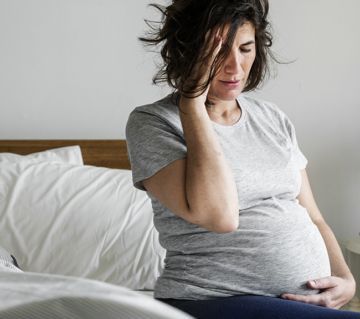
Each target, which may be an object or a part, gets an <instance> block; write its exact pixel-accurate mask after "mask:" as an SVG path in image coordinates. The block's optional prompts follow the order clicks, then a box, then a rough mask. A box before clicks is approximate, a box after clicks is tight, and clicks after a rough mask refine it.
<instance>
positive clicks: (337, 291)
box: [281, 275, 356, 309]
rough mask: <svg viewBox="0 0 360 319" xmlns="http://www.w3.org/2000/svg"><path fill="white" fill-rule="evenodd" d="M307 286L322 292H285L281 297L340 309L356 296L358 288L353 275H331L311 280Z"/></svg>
mask: <svg viewBox="0 0 360 319" xmlns="http://www.w3.org/2000/svg"><path fill="white" fill-rule="evenodd" d="M307 286H308V287H309V288H311V289H317V290H320V293H317V294H313V295H295V294H287V293H285V294H282V295H281V298H283V299H287V300H293V301H300V302H305V303H309V304H313V305H318V306H324V307H328V308H335V309H339V308H341V307H342V306H343V305H345V304H347V303H348V302H349V301H350V300H351V299H352V298H353V297H354V295H355V289H356V284H355V280H354V277H352V276H351V275H350V276H348V277H344V278H342V277H336V276H329V277H325V278H320V279H315V280H310V281H308V282H307Z"/></svg>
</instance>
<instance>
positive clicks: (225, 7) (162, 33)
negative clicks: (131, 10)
mask: <svg viewBox="0 0 360 319" xmlns="http://www.w3.org/2000/svg"><path fill="white" fill-rule="evenodd" d="M153 6H154V7H156V8H158V9H159V10H160V11H161V12H162V14H163V19H162V22H161V24H160V28H159V29H156V28H154V27H153V28H152V29H153V32H152V34H151V36H149V37H148V38H140V40H142V41H144V42H145V43H148V44H153V45H158V44H160V45H161V56H162V58H163V65H162V67H161V69H160V70H159V72H158V73H157V75H156V76H155V77H154V82H155V83H157V82H163V81H167V82H168V84H169V85H170V86H172V87H174V88H175V89H176V90H179V91H180V93H182V94H184V95H186V96H196V95H199V94H201V93H202V92H204V90H205V89H206V87H208V85H209V84H210V83H211V82H212V80H213V79H214V77H215V76H217V75H218V74H221V73H222V72H223V70H222V68H223V67H224V63H225V62H226V61H229V60H231V52H232V50H233V46H234V41H235V42H236V41H238V40H239V32H238V31H239V28H240V29H242V30H244V29H249V27H250V29H251V28H252V29H253V31H254V32H253V33H254V41H255V43H253V49H254V50H255V52H254V53H255V54H254V59H253V61H252V63H251V69H250V70H249V72H248V74H247V78H246V79H245V80H246V83H244V85H243V86H242V91H250V90H253V89H255V88H256V87H257V86H258V85H259V84H260V83H261V82H262V81H263V80H264V78H265V75H266V73H267V72H268V56H269V55H268V53H270V51H269V48H270V46H271V44H272V37H271V34H270V33H269V31H268V27H269V23H268V20H267V14H268V0H173V1H172V3H171V4H170V5H169V6H167V7H162V6H159V5H155V4H153ZM219 30H220V34H221V36H222V38H223V46H222V49H221V50H220V52H219V54H218V55H217V57H216V59H215V61H214V63H213V65H212V67H211V72H210V75H209V77H208V78H207V80H206V81H202V82H203V83H199V81H197V80H199V79H200V77H199V79H196V78H194V74H193V72H194V68H195V66H196V64H197V63H198V62H199V61H206V60H208V58H209V57H208V55H209V54H211V53H212V52H209V50H207V48H208V47H209V43H211V41H212V39H213V37H215V34H216V33H219ZM235 44H237V43H235ZM245 50H247V49H245ZM189 78H191V79H192V81H189Z"/></svg>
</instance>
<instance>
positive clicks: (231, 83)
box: [220, 80, 241, 88]
mask: <svg viewBox="0 0 360 319" xmlns="http://www.w3.org/2000/svg"><path fill="white" fill-rule="evenodd" d="M220 82H221V83H222V84H223V85H225V86H226V87H228V88H236V87H238V86H239V84H240V82H241V81H240V80H237V81H222V80H220Z"/></svg>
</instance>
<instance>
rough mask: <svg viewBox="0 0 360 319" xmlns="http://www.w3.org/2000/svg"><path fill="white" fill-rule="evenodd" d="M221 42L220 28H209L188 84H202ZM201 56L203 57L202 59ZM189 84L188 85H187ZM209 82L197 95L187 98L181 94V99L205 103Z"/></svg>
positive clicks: (206, 79)
mask: <svg viewBox="0 0 360 319" xmlns="http://www.w3.org/2000/svg"><path fill="white" fill-rule="evenodd" d="M222 44H223V40H222V37H221V35H220V29H217V30H215V31H214V30H209V31H208V32H207V34H206V36H205V41H204V48H203V54H200V58H199V59H198V61H197V62H196V64H195V66H194V68H193V69H192V74H193V77H191V78H189V79H188V82H189V84H194V83H195V84H196V85H197V86H198V87H200V86H202V85H204V84H205V83H206V82H207V81H208V79H209V77H210V74H211V72H212V66H213V64H214V61H215V59H216V56H217V55H218V54H219V52H220V50H221V47H222ZM202 57H205V59H203V58H202ZM189 86H190V85H189ZM209 88H210V84H209V85H208V86H207V88H206V90H205V91H204V92H203V93H202V94H201V95H200V96H198V97H196V98H193V99H187V98H185V97H183V96H182V99H183V100H196V101H199V102H201V104H202V105H205V101H206V99H207V95H208V92H209Z"/></svg>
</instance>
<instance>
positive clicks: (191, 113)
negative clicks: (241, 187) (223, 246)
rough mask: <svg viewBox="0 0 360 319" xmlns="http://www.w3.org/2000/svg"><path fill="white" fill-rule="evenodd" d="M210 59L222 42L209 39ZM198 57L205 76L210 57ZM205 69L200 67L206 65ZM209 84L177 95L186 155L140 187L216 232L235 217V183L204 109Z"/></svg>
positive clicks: (227, 226)
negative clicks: (198, 90)
mask: <svg viewBox="0 0 360 319" xmlns="http://www.w3.org/2000/svg"><path fill="white" fill-rule="evenodd" d="M212 47H213V48H215V49H213V54H212V61H213V59H215V56H216V55H217V53H218V52H219V50H220V48H221V39H220V40H219V42H218V43H215V42H214V43H213V44H212ZM212 61H209V62H210V63H208V64H207V65H206V64H204V63H199V66H201V67H199V69H198V72H201V74H203V79H205V78H206V77H207V76H208V72H209V69H210V65H211V64H212V63H211V62H212ZM204 65H205V70H204V69H203V70H202V69H201V68H204ZM207 93H208V90H206V91H205V92H204V93H203V94H202V95H200V96H198V97H195V98H185V97H181V98H180V105H179V110H180V112H179V113H180V119H181V123H182V127H183V131H184V137H185V141H186V147H187V157H186V159H181V160H176V161H174V162H173V163H171V164H169V165H168V166H166V167H165V168H163V169H161V170H160V171H159V172H157V173H156V174H155V175H153V176H152V177H150V178H148V179H146V180H144V181H143V185H144V187H145V188H146V189H147V190H148V191H149V192H150V193H151V194H152V195H153V196H155V198H157V199H158V200H159V201H160V202H161V203H162V204H163V205H165V206H166V207H167V208H168V209H170V210H171V211H172V212H173V213H175V214H176V215H178V216H179V217H181V218H183V219H185V220H187V221H189V222H190V223H193V224H197V225H199V226H201V227H203V228H206V229H208V230H210V231H214V232H217V233H227V232H232V231H234V230H236V229H237V227H238V223H239V204H238V195H237V189H236V184H235V181H234V178H233V175H232V172H231V169H230V167H229V165H228V163H227V161H226V159H225V157H224V154H223V151H222V149H221V146H220V143H219V141H218V138H217V136H216V134H215V131H214V129H213V127H212V123H211V120H210V118H209V115H208V113H207V111H206V107H205V101H206V97H207Z"/></svg>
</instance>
